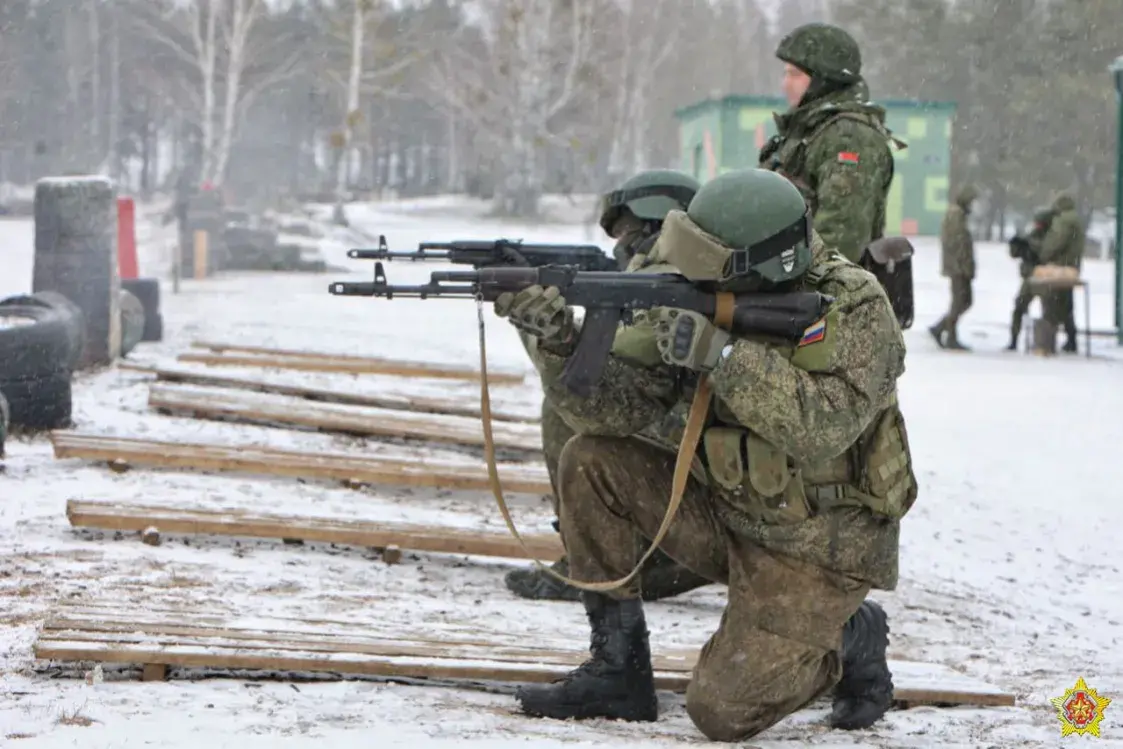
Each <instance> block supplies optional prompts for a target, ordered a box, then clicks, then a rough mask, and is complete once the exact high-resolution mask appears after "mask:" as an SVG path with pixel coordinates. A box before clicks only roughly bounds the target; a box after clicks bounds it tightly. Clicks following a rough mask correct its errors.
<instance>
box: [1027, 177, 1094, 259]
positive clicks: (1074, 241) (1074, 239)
mask: <svg viewBox="0 0 1123 749" xmlns="http://www.w3.org/2000/svg"><path fill="white" fill-rule="evenodd" d="M1053 209H1054V215H1053V220H1052V222H1051V223H1050V224H1049V229H1048V231H1046V232H1045V235H1044V236H1043V237H1042V238H1041V243H1040V246H1039V247H1034V250H1035V251H1036V252H1037V257H1038V258H1040V259H1041V262H1042V263H1043V264H1045V265H1066V266H1068V267H1070V268H1079V267H1080V263H1081V261H1082V260H1083V258H1084V243H1085V233H1084V222H1083V221H1082V220H1081V218H1080V214H1079V213H1077V212H1076V203H1074V202H1073V200H1072V198H1070V197H1068V196H1067V195H1062V196H1060V197H1059V198H1057V200H1056V202H1055V203H1053Z"/></svg>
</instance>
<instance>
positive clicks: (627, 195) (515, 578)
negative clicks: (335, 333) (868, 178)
mask: <svg viewBox="0 0 1123 749" xmlns="http://www.w3.org/2000/svg"><path fill="white" fill-rule="evenodd" d="M699 187H700V185H699V184H698V181H697V180H696V179H694V178H693V177H691V176H690V175H688V174H684V173H682V172H677V171H674V170H671V169H652V170H649V171H645V172H640V173H639V174H637V175H635V176H634V177H632V178H631V179H629V180H627V181H626V182H624V184H622V185H621V186H620V188H619V189H617V190H613V191H612V192H610V193H607V194H606V195H604V196H603V198H602V199H601V216H600V225H601V228H602V229H604V232H605V234H607V235H608V236H610V237H612V238H613V239H615V240H616V246H615V247H614V248H613V256H614V257H615V258H616V261H617V262H618V263H619V264H620V269H621V270H624V269H626V268H627V267H628V266H629V264H630V263H632V262H633V261H635V262H636V263H637V264H638V263H642V261H643V258H644V256H645V253H647V252H649V251H650V250H651V246H652V245H653V244H654V242H655V239H656V237H657V236H658V233H659V229H660V227H661V226H662V224H663V218H664V217H665V216H666V215H667V213H668V212H669V211H671V210H675V209H677V210H684V209H685V208H686V206H687V205H689V204H690V201H691V199H693V197H694V194H695V193H696V192H697V191H698V188H699ZM495 309H496V312H497V313H499V314H503V313H504V312H505V310H504V308H503V307H502V306H501V305H496V308H495ZM522 338H523V344H524V346H525V347H526V349H527V352H528V353H529V354H530V355H531V358H532V359H533V358H535V357H537V342H536V339H534V338H533V337H531V336H526V335H523V336H522ZM682 423H684V422H683V419H682V418H681V417H680V416H679V415H678V414H673V415H669V416H668V417H667V419H666V420H665V423H661V424H659V425H657V426H655V427H653V428H651V429H649V430H648V432H647V435H646V437H647V438H648V439H651V440H654V441H656V442H657V443H658V444H665V445H668V446H670V447H672V448H673V447H674V446H675V444H676V442H675V441H674V440H675V437H676V435H677V433H678V432H679V430H681V427H682ZM573 435H574V432H573V429H572V428H570V427H569V425H568V424H566V423H565V419H564V418H563V417H562V415H561V414H559V413H558V411H557V409H556V408H554V407H553V405H552V403H551V401H550V398H549V397H547V398H545V399H544V400H543V402H542V453H543V456H544V458H545V461H546V469H547V470H548V471H549V474H550V483H551V485H552V486H553V489H554V513H555V515H556V514H557V510H558V508H557V497H558V488H557V487H558V484H557V470H558V460H559V458H560V457H561V452H562V448H564V447H565V444H566V442H568V441H569V440H570V438H572V437H573ZM552 567H553V569H554V571H556V572H558V573H559V574H561V575H567V574H568V571H569V566H568V561H567V560H566V558H565V557H563V558H562V559H560V560H558V561H557V562H555V563H554V564H553V565H552ZM504 582H505V583H506V585H507V589H508V590H510V591H511V592H512V593H514V594H515V595H517V596H519V597H521V598H532V599H541V600H555V601H559V600H564V601H576V600H579V598H580V591H578V590H577V588H574V587H572V586H570V585H566V584H565V583H563V582H561V581H560V580H558V579H557V578H556V577H553V576H552V575H549V574H547V573H545V572H543V571H541V570H539V569H538V568H537V567H533V566H532V567H527V568H524V569H518V570H513V571H511V572H509V573H507V575H506V577H505V578H504ZM709 584H710V581H709V580H707V579H706V578H704V577H701V576H699V575H696V574H694V573H693V572H691V571H690V570H688V569H686V568H684V567H682V566H681V565H678V564H676V563H675V562H674V561H673V560H672V559H671V558H670V557H668V556H667V555H665V554H663V553H657V554H655V555H653V556H652V558H651V560H650V561H649V563H648V564H647V566H646V567H645V569H644V586H643V595H644V598H645V599H646V600H649V601H655V600H659V599H661V598H667V597H670V596H675V595H679V594H680V593H685V592H687V591H690V590H694V589H695V588H700V587H702V586H703V585H709Z"/></svg>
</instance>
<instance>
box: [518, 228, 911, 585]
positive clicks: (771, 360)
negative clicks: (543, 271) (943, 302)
mask: <svg viewBox="0 0 1123 749" xmlns="http://www.w3.org/2000/svg"><path fill="white" fill-rule="evenodd" d="M813 251H814V254H815V263H814V264H813V266H812V269H811V271H809V273H808V278H807V280H806V281H805V284H804V285H805V288H813V289H819V290H821V291H823V293H826V294H830V295H832V296H834V297H835V298H836V301H835V303H834V304H833V305H832V307H831V310H830V311H829V313H828V314H827V316H826V317H825V318H824V319H823V320H822V321H821V322H820V323H817V324H816V326H812V327H813V328H814V330H812V329H809V335H808V336H805V340H806V341H808V342H807V343H805V344H801V345H800V346H792V345H788V344H777V343H775V342H768V341H763V340H754V339H738V340H737V341H736V342H735V343H734V345H733V347H732V350H731V352H730V353H729V355H728V357H726V359H725V360H724V361H723V362H722V363H721V364H720V365H719V366H718V367H717V368H716V369H715V370H714V371H713V374H712V381H713V384H714V393H715V400H714V405H713V407H712V408H711V412H710V414H709V416H708V422H707V424H708V426H707V429H706V432H705V433H704V436H703V440H702V444H701V445H700V447H699V452H700V453H701V455H702V458H703V460H704V464H705V468H704V469H703V471H702V474H703V476H704V480H705V482H706V483H707V484H708V485H709V486H710V487H711V488H712V489H713V491H714V502H715V510H716V512H717V514H718V515H719V517H721V518H722V520H723V522H724V523H725V524H726V526H727V527H729V528H730V529H731V530H733V531H734V532H736V533H738V534H740V535H743V536H745V537H747V538H749V539H751V540H752V541H753V542H755V543H757V544H759V545H760V546H763V547H765V548H768V549H771V550H772V551H774V552H776V553H780V554H785V555H788V556H794V557H797V558H800V559H803V560H805V561H808V562H811V563H813V564H816V565H818V566H821V567H823V568H825V569H831V570H834V571H837V572H841V573H842V574H846V575H850V576H853V577H856V578H859V579H863V580H867V581H869V582H870V584H871V585H873V586H874V587H879V588H883V589H888V590H891V589H892V588H893V587H895V585H896V581H897V544H898V538H899V530H900V524H899V518H898V517H893V518H889V517H885V516H883V515H877V514H875V513H872V512H870V511H869V510H868V509H866V507H865V506H857V505H855V504H853V503H851V504H846V503H843V502H839V503H838V504H837V505H826V504H824V505H822V506H820V507H812V506H811V505H815V504H818V503H819V501H820V500H821V499H822V497H823V496H825V493H826V492H825V490H826V488H828V487H831V488H838V487H843V486H849V485H855V486H856V485H858V484H859V483H861V481H860V480H859V479H858V478H856V477H855V469H854V464H855V460H856V459H860V456H859V455H858V453H860V452H869V451H868V450H866V449H865V448H866V447H868V445H869V440H868V439H867V437H868V435H869V434H870V432H871V430H873V429H874V428H875V427H876V426H877V425H879V424H881V423H882V422H884V421H885V419H886V417H888V418H890V420H894V421H893V423H894V424H898V423H899V425H900V431H899V437H898V438H897V448H898V452H900V450H901V445H902V444H903V454H904V456H905V458H904V459H897V458H895V460H896V461H897V463H899V464H897V465H894V466H893V467H892V468H890V469H889V470H890V472H893V471H896V472H897V473H898V474H899V472H900V471H901V470H904V469H907V471H908V478H909V480H911V481H912V488H911V489H910V490H909V491H910V492H911V497H912V499H915V479H914V478H913V477H912V472H911V471H912V469H911V459H909V458H908V441H907V435H905V433H904V425H903V420H901V419H900V411H899V409H898V408H897V406H896V383H897V379H898V377H900V375H901V374H902V373H903V372H904V353H905V346H904V340H903V338H902V335H901V330H900V327H899V326H898V324H897V320H896V318H895V317H894V315H893V310H892V307H891V306H890V304H889V300H888V298H887V297H886V296H885V292H884V290H883V289H882V288H881V286H880V284H878V282H877V279H876V278H875V277H874V276H873V275H872V274H870V273H868V272H867V271H865V270H863V269H862V268H860V267H858V266H856V265H854V264H852V263H850V262H848V261H846V260H845V259H844V258H843V257H842V256H841V255H839V254H838V253H836V252H834V251H830V250H827V249H826V248H825V246H824V244H823V242H822V240H821V239H820V238H819V237H818V236H816V237H815V239H814V243H813ZM637 341H638V342H639V343H638V344H637ZM535 363H536V366H537V367H538V369H539V371H540V372H541V373H542V376H543V378H542V379H543V384H544V386H545V388H546V391H547V394H548V396H549V397H550V399H551V402H552V403H553V404H554V405H555V406H556V407H557V409H558V411H559V413H561V415H562V416H563V418H564V419H565V420H566V421H567V423H569V425H570V426H571V427H573V428H574V430H575V431H577V432H578V433H583V434H598V435H609V436H620V437H624V436H633V435H637V434H641V433H644V432H646V430H649V429H651V428H652V425H655V424H659V423H661V422H662V421H663V420H665V419H666V417H667V415H668V413H672V412H677V413H682V414H685V413H686V412H687V411H688V409H689V403H690V399H691V397H692V395H693V389H694V384H695V383H696V378H695V375H694V374H693V373H692V372H689V371H687V370H682V369H678V368H675V367H670V366H668V365H666V364H664V363H663V362H662V360H661V359H659V357H658V352H657V350H656V349H655V346H654V342H653V339H652V338H651V336H650V329H645V328H644V324H643V323H639V324H637V325H634V326H630V327H627V328H622V329H621V331H620V332H619V333H618V334H617V339H616V344H615V346H614V349H613V353H612V355H610V357H609V359H608V362H607V364H606V367H605V373H604V375H603V376H602V379H601V381H600V383H599V384H598V386H597V388H596V389H595V390H594V391H593V393H592V395H591V396H590V397H588V398H580V397H577V396H574V395H572V394H570V393H568V392H567V391H565V389H564V388H563V387H562V386H561V385H560V384H559V383H558V379H557V378H558V375H559V374H560V372H561V370H562V368H563V366H564V364H565V359H564V357H561V356H557V355H554V354H551V353H548V352H539V353H538V356H537V357H536V362H535ZM894 429H896V426H894ZM742 452H744V454H745V455H747V456H748V457H747V461H742V460H741V458H740V456H741V454H742ZM874 452H876V450H875V451H874ZM776 458H779V461H777V460H776ZM730 459H732V463H735V464H736V465H737V466H739V468H738V469H735V470H733V471H730V470H727V469H726V466H727V465H728V464H730V462H731V460H730ZM696 475H697V474H696ZM777 482H778V483H777ZM768 485H771V486H768ZM820 490H822V491H820ZM763 495H767V498H765V499H761V497H762V496H763ZM789 500H790V503H789ZM770 502H772V504H769V503H770ZM909 504H911V500H909ZM793 513H794V514H793Z"/></svg>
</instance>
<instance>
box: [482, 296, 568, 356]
mask: <svg viewBox="0 0 1123 749" xmlns="http://www.w3.org/2000/svg"><path fill="white" fill-rule="evenodd" d="M495 314H496V315H497V316H499V317H506V318H507V319H509V320H510V321H511V324H512V325H514V326H515V327H516V328H517V329H518V330H519V332H521V333H526V334H527V335H531V336H534V337H535V338H538V339H539V340H541V341H542V342H544V343H554V344H566V343H570V342H572V340H573V333H574V330H573V310H572V309H571V308H570V307H569V306H567V305H566V303H565V297H563V296H562V295H561V292H560V291H559V290H558V287H556V286H551V287H549V288H547V289H544V288H542V287H541V286H528V287H527V288H525V289H523V290H522V291H520V292H519V293H518V294H512V293H511V292H506V293H503V294H500V295H499V296H498V297H497V298H496V300H495Z"/></svg>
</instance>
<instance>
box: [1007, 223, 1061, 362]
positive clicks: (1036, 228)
mask: <svg viewBox="0 0 1123 749" xmlns="http://www.w3.org/2000/svg"><path fill="white" fill-rule="evenodd" d="M1052 222H1053V209H1052V208H1038V209H1037V210H1036V211H1034V213H1033V226H1032V228H1031V229H1030V231H1029V235H1028V236H1026V237H1024V240H1025V243H1026V245H1027V246H1028V248H1029V250H1030V253H1031V255H1030V257H1021V258H1020V259H1021V263H1020V264H1019V267H1018V272H1019V273H1020V274H1021V276H1022V284H1021V286H1019V287H1018V295H1017V296H1016V297H1014V313H1013V315H1012V316H1011V318H1010V344H1009V345H1008V346H1007V347H1006V350H1007V351H1017V350H1018V336H1019V335H1020V334H1021V331H1022V320H1024V319H1025V316H1026V313H1027V312H1029V306H1030V305H1031V304H1033V300H1034V298H1035V297H1036V296H1037V292H1036V291H1034V288H1033V286H1032V285H1031V284H1030V283H1029V278H1030V276H1032V275H1033V269H1034V268H1035V267H1037V265H1038V264H1039V263H1040V261H1039V260H1038V259H1037V257H1036V255H1035V254H1033V253H1034V252H1035V248H1036V249H1037V250H1039V249H1040V247H1041V239H1042V237H1044V236H1045V233H1046V232H1047V231H1048V230H1049V225H1050V224H1051V223H1052ZM1015 239H1023V238H1022V237H1020V236H1019V237H1015ZM1010 246H1011V257H1016V255H1015V254H1014V240H1011V242H1010Z"/></svg>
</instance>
